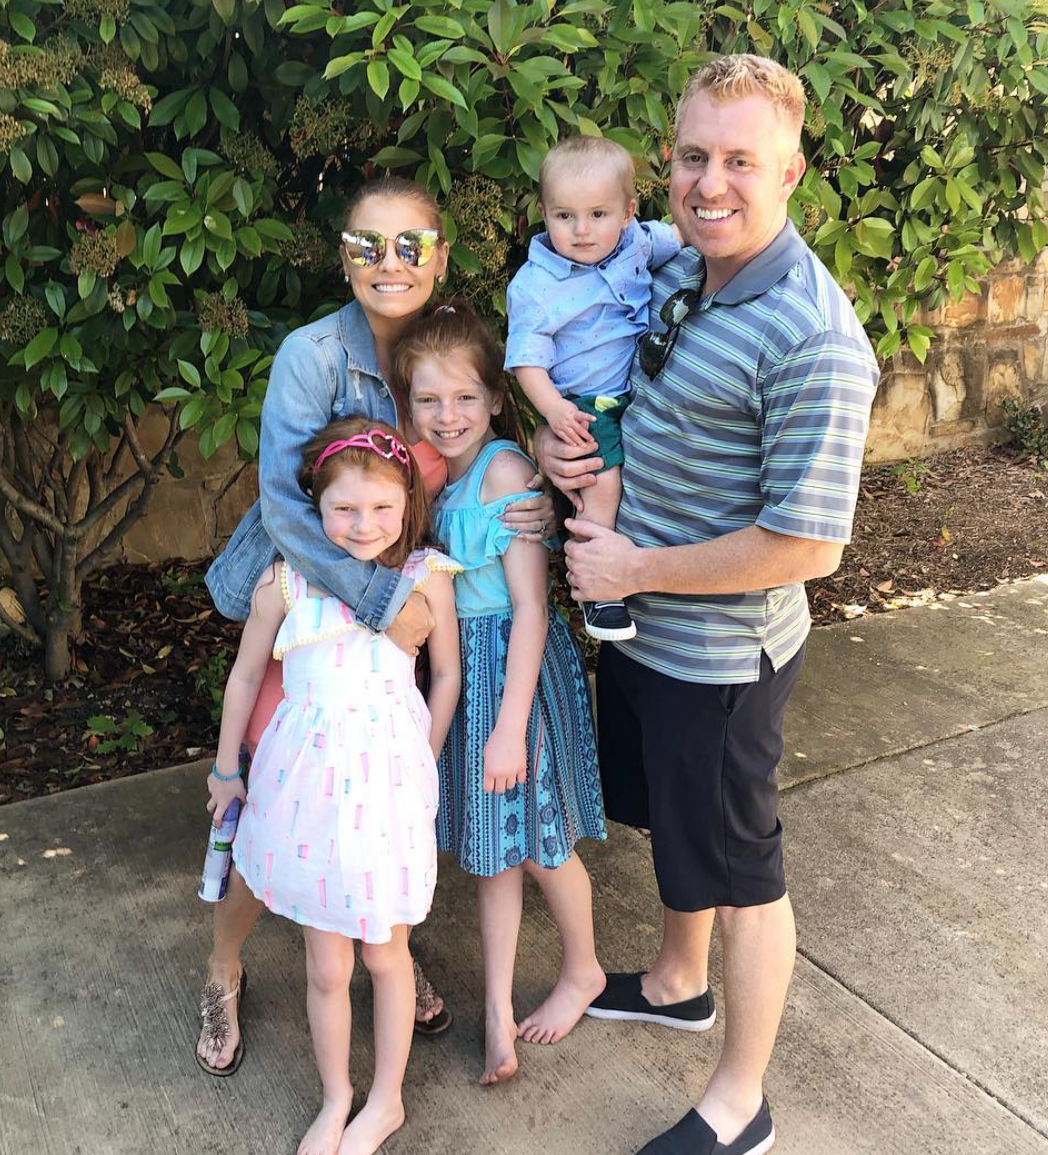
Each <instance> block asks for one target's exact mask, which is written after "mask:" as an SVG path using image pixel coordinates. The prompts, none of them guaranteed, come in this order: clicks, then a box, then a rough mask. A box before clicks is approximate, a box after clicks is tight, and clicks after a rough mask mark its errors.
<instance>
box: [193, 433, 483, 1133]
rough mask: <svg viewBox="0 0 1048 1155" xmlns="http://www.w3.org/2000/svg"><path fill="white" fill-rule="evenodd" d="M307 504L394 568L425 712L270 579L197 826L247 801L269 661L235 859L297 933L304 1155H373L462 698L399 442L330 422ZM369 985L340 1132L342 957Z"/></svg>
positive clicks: (404, 1021)
mask: <svg viewBox="0 0 1048 1155" xmlns="http://www.w3.org/2000/svg"><path fill="white" fill-rule="evenodd" d="M302 480H303V488H305V489H306V490H307V491H308V492H310V493H311V495H312V497H313V500H314V501H315V502H316V505H317V508H318V510H319V512H320V515H321V518H322V521H323V526H324V532H325V533H326V534H327V536H328V537H329V538H330V539H331V540H332V541H333V542H335V544H336V545H339V546H341V547H342V548H343V549H345V550H346V552H347V553H349V554H351V555H352V556H353V557H354V558H356V559H357V560H359V561H376V562H380V563H381V564H382V565H384V566H387V567H390V568H399V569H401V572H402V574H403V577H404V580H407V581H410V582H412V583H413V585H414V588H415V589H416V590H418V591H419V592H420V593H421V595H422V596H423V597H425V599H426V601H427V602H428V603H429V607H430V609H431V610H432V612H433V616H434V618H435V620H436V625H435V626H434V628H433V632H432V633H431V634H430V636H429V654H430V670H431V678H430V690H429V700H428V708H427V702H425V701H424V700H423V698H422V695H421V694H420V693H419V691H418V689H417V688H416V685H415V670H414V665H415V663H414V659H413V658H412V657H410V656H409V655H407V654H405V653H404V652H403V651H402V650H400V649H398V648H397V646H395V645H394V644H393V643H392V642H391V641H389V639H388V638H386V637H385V636H384V635H382V634H377V635H376V634H372V633H370V632H369V631H368V630H367V629H365V628H364V627H363V626H360V625H358V624H357V623H356V621H355V620H354V617H353V612H352V611H351V610H350V609H349V607H348V606H346V605H344V604H343V603H342V602H340V601H338V599H336V598H334V597H330V596H328V595H326V594H325V592H324V591H323V590H318V589H314V588H312V587H311V586H309V585H308V583H307V582H306V580H305V578H303V577H302V576H301V575H300V574H298V573H296V572H295V571H294V570H293V569H292V568H291V567H290V566H289V565H288V564H287V563H286V562H281V561H278V562H276V563H275V564H274V565H273V566H272V567H271V569H270V571H268V572H267V573H266V574H264V575H263V577H262V579H261V580H260V581H259V584H258V586H257V587H256V589H255V593H254V597H253V601H252V608H251V616H250V617H249V618H248V621H247V624H246V625H245V627H244V633H243V637H242V638H241V642H240V649H239V651H238V653H237V658H236V662H235V664H234V666H233V669H232V671H231V673H230V676H229V681H228V683H227V685H226V692H225V702H224V707H223V711H222V727H221V732H220V736H219V748H218V757H217V760H216V763H215V766H214V767H213V769H212V774H211V776H210V777H209V778H208V786H209V789H210V792H211V801H210V803H209V805H208V809H209V810H211V811H213V812H216V813H218V814H220V815H221V814H223V813H224V812H225V809H226V807H227V806H228V804H229V802H230V801H231V800H232V799H233V798H235V797H240V798H244V796H245V792H244V787H243V784H242V781H241V779H240V778H239V776H238V773H239V772H238V765H237V755H238V751H239V748H240V742H241V739H242V738H243V735H244V731H245V728H246V726H247V721H248V718H249V717H250V715H251V710H252V707H253V706H254V703H255V698H256V696H257V693H258V687H259V685H260V684H261V681H262V676H263V674H264V673H265V669H266V663H267V661H268V659H269V656H270V654H272V655H273V656H275V657H277V658H279V659H281V660H282V661H283V685H284V699H283V701H282V702H281V703H280V705H279V706H278V707H277V709H276V712H275V714H274V715H273V718H272V720H271V721H270V723H269V725H268V726H267V728H266V730H265V733H264V734H263V736H262V738H261V740H260V741H259V744H258V749H257V751H256V753H255V757H254V759H253V761H252V766H251V788H250V791H248V792H247V794H246V802H245V804H244V809H243V811H242V814H241V818H240V826H239V829H238V830H237V836H236V841H235V843H234V845H233V859H234V862H235V863H236V867H237V870H238V871H239V872H240V874H241V875H242V877H243V878H244V881H245V882H246V883H247V885H248V886H249V887H250V888H251V890H252V891H253V892H254V893H255V895H256V896H257V897H258V898H260V899H262V900H263V901H264V902H265V904H266V906H268V907H269V909H270V910H272V911H274V912H275V913H277V914H281V915H283V916H284V917H286V918H290V919H293V920H294V921H295V922H298V923H301V924H302V928H303V932H304V934H305V940H306V975H307V997H306V1011H307V1015H308V1018H309V1026H310V1032H311V1034H312V1037H313V1050H314V1053H315V1055H316V1060H317V1067H318V1069H319V1071H320V1078H321V1082H322V1084H323V1089H324V1102H323V1106H322V1108H321V1110H320V1113H319V1114H318V1116H317V1118H316V1120H315V1121H314V1123H313V1125H312V1126H311V1127H310V1128H309V1131H308V1132H307V1133H306V1135H305V1137H304V1138H303V1139H302V1141H301V1143H300V1144H299V1148H298V1152H299V1155H336V1152H337V1155H371V1153H372V1152H374V1151H376V1150H377V1149H378V1148H379V1147H380V1146H381V1145H382V1143H383V1142H384V1141H385V1139H386V1138H387V1137H388V1136H389V1135H390V1134H392V1133H393V1132H394V1131H395V1130H396V1129H397V1128H398V1127H400V1125H401V1124H402V1123H403V1121H404V1108H403V1105H402V1102H401V1085H402V1083H403V1079H404V1071H405V1068H406V1066H407V1060H408V1053H409V1051H410V1048H411V1037H412V1029H413V1024H414V1018H415V1010H414V1007H415V985H414V977H413V973H412V964H411V956H410V954H409V952H408V931H409V928H410V927H412V926H414V925H415V924H417V923H419V922H421V921H422V920H423V919H424V918H425V917H426V915H427V914H428V913H429V908H430V904H431V902H432V898H433V887H434V884H435V882H436V869H437V856H436V838H435V833H434V820H435V818H436V813H437V799H438V793H439V788H438V781H437V770H436V763H435V757H436V756H437V755H439V753H440V749H441V747H442V746H443V744H444V739H445V736H446V735H447V731H448V727H449V725H450V723H451V718H452V715H453V713H454V710H455V705H456V702H457V701H458V696H459V688H460V682H461V676H460V667H459V653H458V628H457V623H456V616H455V599H454V593H453V590H452V575H453V574H454V573H455V572H457V571H458V569H459V567H458V566H457V565H456V564H455V563H454V562H452V561H451V560H450V559H449V558H447V557H445V556H444V555H443V554H441V553H438V552H437V551H436V550H434V549H427V548H423V542H424V540H425V536H426V531H427V517H426V507H425V496H424V493H423V488H422V482H421V478H420V477H419V475H418V468H417V465H416V463H415V461H414V459H413V457H412V456H411V453H410V451H409V450H408V449H407V447H406V446H405V445H404V443H403V442H402V441H401V440H400V438H399V436H398V435H397V432H396V430H395V429H393V428H391V427H390V426H388V425H384V424H383V423H381V422H375V421H370V420H367V419H364V418H353V419H350V420H348V421H337V422H333V423H332V424H331V425H329V426H328V427H327V428H326V429H324V430H323V431H322V432H321V433H320V434H319V435H318V437H317V438H316V439H315V440H314V441H313V442H312V443H311V444H310V445H309V446H308V447H307V449H306V451H305V454H304V459H303V479H302ZM355 939H360V941H361V943H362V944H363V945H362V956H363V959H364V964H365V966H366V967H367V968H368V970H369V971H370V972H371V979H372V986H373V989H374V1004H375V1077H374V1082H373V1083H372V1086H371V1091H370V1093H369V1095H368V1098H367V1104H366V1105H365V1107H364V1108H363V1110H361V1112H360V1113H359V1114H358V1115H357V1116H356V1117H355V1118H354V1119H353V1121H352V1123H350V1124H349V1125H348V1126H347V1119H348V1116H349V1113H350V1107H351V1104H352V1095H353V1091H352V1086H351V1084H350V1080H349V1043H350V1004H349V983H350V978H351V977H352V973H353V960H354V940H355Z"/></svg>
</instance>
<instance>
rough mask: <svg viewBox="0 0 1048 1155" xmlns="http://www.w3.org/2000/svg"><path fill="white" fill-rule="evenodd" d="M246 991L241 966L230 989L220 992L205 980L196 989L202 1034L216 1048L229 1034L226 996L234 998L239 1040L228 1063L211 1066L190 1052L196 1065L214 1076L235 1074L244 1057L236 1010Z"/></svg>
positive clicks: (198, 1054)
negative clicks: (235, 982) (238, 976)
mask: <svg viewBox="0 0 1048 1155" xmlns="http://www.w3.org/2000/svg"><path fill="white" fill-rule="evenodd" d="M246 994H247V971H246V970H243V969H241V971H240V981H239V982H238V983H237V985H236V986H235V987H234V988H233V989H232V990H231V991H226V992H225V993H223V991H222V987H221V985H220V984H219V983H216V982H209V983H205V984H204V989H203V990H202V991H201V992H200V1015H201V1018H202V1019H203V1020H204V1035H205V1037H206V1039H207V1043H208V1045H209V1046H214V1047H217V1048H218V1050H221V1049H222V1048H223V1046H225V1042H226V1039H227V1038H228V1037H229V1015H227V1014H226V1003H228V1002H229V1000H230V999H236V1000H237V1023H238V1024H239V1025H240V1039H239V1040H238V1042H237V1045H236V1050H235V1051H234V1052H233V1058H232V1059H230V1061H229V1063H228V1064H227V1065H226V1066H225V1067H212V1066H211V1064H210V1063H209V1062H208V1061H207V1060H206V1059H203V1058H201V1056H200V1053H199V1052H198V1051H194V1052H193V1054H194V1055H195V1057H196V1061H197V1066H198V1067H199V1068H200V1069H201V1070H202V1071H207V1073H208V1074H209V1075H214V1076H215V1077H216V1078H218V1079H224V1078H226V1077H228V1076H229V1075H235V1074H236V1072H237V1070H238V1069H239V1067H240V1064H241V1062H242V1061H243V1059H244V1029H243V1025H242V1024H240V1013H241V1011H242V1010H243V1007H244V996H245V995H246Z"/></svg>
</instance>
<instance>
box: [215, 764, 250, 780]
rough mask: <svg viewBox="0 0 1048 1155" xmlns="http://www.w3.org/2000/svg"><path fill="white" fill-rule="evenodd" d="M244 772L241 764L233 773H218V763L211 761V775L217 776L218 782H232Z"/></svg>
mask: <svg viewBox="0 0 1048 1155" xmlns="http://www.w3.org/2000/svg"><path fill="white" fill-rule="evenodd" d="M243 773H244V768H243V766H238V767H237V770H236V773H235V774H220V773H219V770H218V763H217V762H212V763H211V777H212V778H217V779H218V780H219V782H233V781H235V780H236V779H237V778H239V777H240V776H241V775H242V774H243Z"/></svg>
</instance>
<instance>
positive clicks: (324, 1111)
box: [298, 1087, 353, 1155]
mask: <svg viewBox="0 0 1048 1155" xmlns="http://www.w3.org/2000/svg"><path fill="white" fill-rule="evenodd" d="M352 1106H353V1088H352V1087H351V1088H350V1090H349V1098H348V1099H331V1100H328V1099H325V1100H324V1105H323V1107H321V1108H320V1114H319V1115H318V1116H317V1117H316V1118H315V1119H314V1120H313V1125H312V1126H311V1127H310V1128H309V1130H308V1131H307V1132H306V1133H305V1135H303V1136H302V1142H301V1143H299V1145H298V1155H335V1152H336V1151H337V1150H338V1149H339V1148H338V1141H339V1137H340V1136H341V1135H342V1132H343V1131H345V1129H346V1120H347V1119H348V1118H349V1112H350V1109H351V1108H352Z"/></svg>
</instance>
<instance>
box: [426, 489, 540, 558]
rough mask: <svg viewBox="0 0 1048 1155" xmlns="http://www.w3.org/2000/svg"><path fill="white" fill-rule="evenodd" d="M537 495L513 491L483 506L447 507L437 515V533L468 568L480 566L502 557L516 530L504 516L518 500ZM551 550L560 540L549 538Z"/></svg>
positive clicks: (455, 556) (443, 542)
mask: <svg viewBox="0 0 1048 1155" xmlns="http://www.w3.org/2000/svg"><path fill="white" fill-rule="evenodd" d="M534 496H535V494H534V493H533V492H532V491H531V490H528V491H526V492H524V493H511V494H509V495H508V496H507V497H500V498H498V499H497V500H496V501H489V502H487V504H485V505H482V506H479V507H478V506H474V507H470V508H466V509H446V510H442V511H440V512H438V514H437V516H436V518H435V524H436V529H437V536H438V537H439V538H440V541H441V544H442V545H443V547H444V549H445V550H446V551H447V553H449V554H450V555H451V556H452V557H453V558H454V559H455V561H456V562H458V564H459V565H460V566H462V568H463V569H465V570H471V569H480V568H481V567H482V566H485V565H489V564H490V563H491V562H493V561H495V560H496V559H498V558H500V557H501V556H502V555H503V554H504V553H505V552H506V550H507V549H509V544H510V542H511V541H512V540H513V539H514V538H515V537H516V536H517V535H516V532H515V531H514V530H512V529H510V528H509V527H508V526H506V525H503V523H502V520H501V518H502V515H503V513H505V512H506V508H507V507H508V506H510V505H512V504H513V503H514V502H515V501H527V500H528V499H529V498H532V497H534ZM543 544H544V545H545V546H546V548H547V549H556V548H557V539H556V538H555V537H554V538H547V540H546V541H545V542H543Z"/></svg>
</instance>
